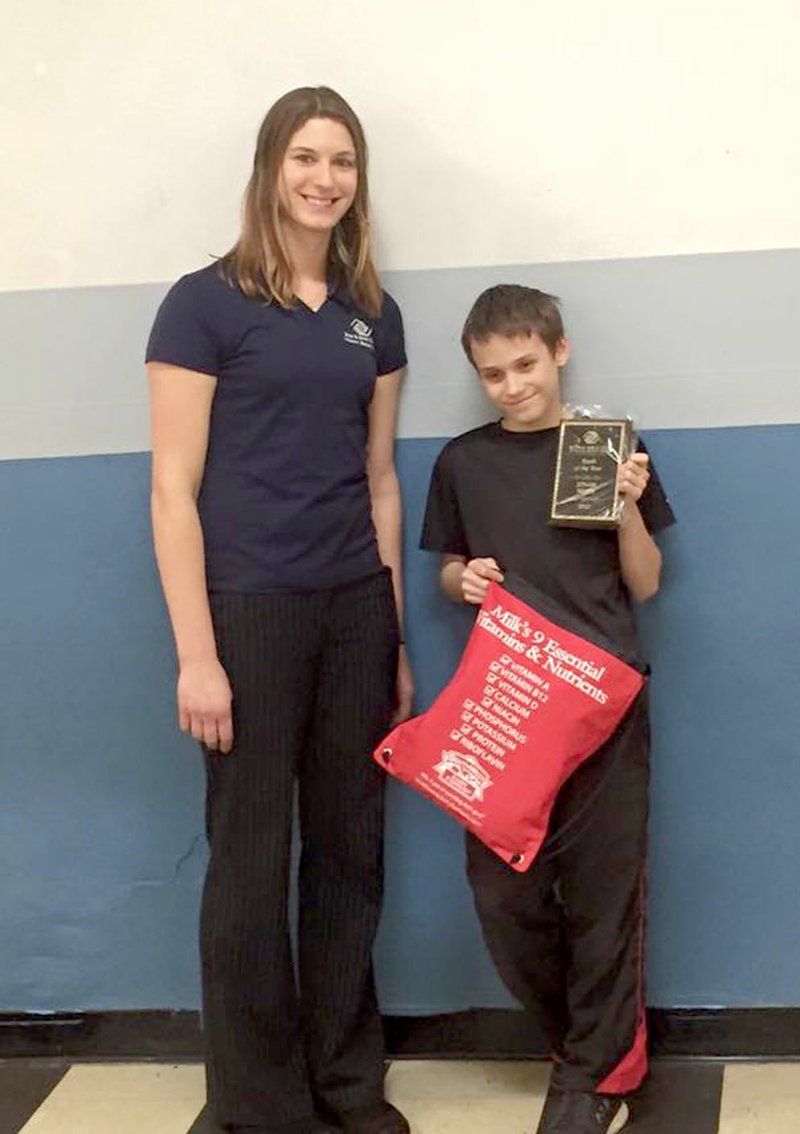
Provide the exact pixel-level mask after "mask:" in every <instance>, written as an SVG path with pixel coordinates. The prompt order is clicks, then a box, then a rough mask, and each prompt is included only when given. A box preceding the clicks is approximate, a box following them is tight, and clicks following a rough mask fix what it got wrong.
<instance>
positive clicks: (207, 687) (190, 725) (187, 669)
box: [178, 658, 233, 753]
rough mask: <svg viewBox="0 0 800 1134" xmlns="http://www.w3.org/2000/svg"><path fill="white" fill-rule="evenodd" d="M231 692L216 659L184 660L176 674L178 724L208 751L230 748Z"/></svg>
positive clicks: (223, 671)
mask: <svg viewBox="0 0 800 1134" xmlns="http://www.w3.org/2000/svg"><path fill="white" fill-rule="evenodd" d="M232 701H233V694H232V692H231V684H230V682H229V681H228V675H227V673H226V672H225V670H224V669H223V668H222V666H221V665H220V663H219V661H218V660H217V659H216V658H213V659H210V660H206V661H198V662H186V663H184V664H183V665H182V666H181V671H180V676H179V677H178V723H179V724H180V726H181V728H182V729H183V731H184V732H189V733H191V734H192V736H193V737H194V738H195V740H199V741H200V742H201V743H202V744H204V745H205V746H206V748H208V749H209V750H210V751H211V752H217V751H219V752H224V753H227V752H230V750H231V748H232V747H233V715H232V712H231V702H232Z"/></svg>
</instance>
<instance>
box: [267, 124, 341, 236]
mask: <svg viewBox="0 0 800 1134" xmlns="http://www.w3.org/2000/svg"><path fill="white" fill-rule="evenodd" d="M357 186H358V169H357V166H356V149H355V145H354V144H353V139H352V137H351V136H350V131H349V130H348V129H347V127H346V126H343V125H342V123H341V122H336V121H334V120H333V119H332V118H310V119H309V120H308V122H306V123H305V124H304V125H303V126H301V127H300V129H299V130H298V131H297V132H296V133H295V134H293V135H292V137H291V138H290V139H289V145H288V146H287V147H286V153H285V154H284V157H283V162H282V164H281V171H280V175H279V178H278V191H279V194H280V202H281V208H282V212H283V216H284V220H285V221H286V222H288V223H289V224H291V225H293V226H296V227H297V228H301V229H305V230H306V231H308V230H313V231H315V232H320V231H323V232H325V231H327V232H330V231H331V230H332V229H333V227H334V225H336V224H337V222H338V221H340V220H341V219H342V217H343V216H344V214H345V213H346V212H347V210H348V209H349V208H350V206H351V205H352V203H353V199H354V197H355V195H356V188H357Z"/></svg>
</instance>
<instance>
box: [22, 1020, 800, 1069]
mask: <svg viewBox="0 0 800 1134" xmlns="http://www.w3.org/2000/svg"><path fill="white" fill-rule="evenodd" d="M649 1018H650V1035H651V1040H652V1051H653V1055H655V1056H656V1057H672V1058H684V1059H686V1058H697V1059H800V1008H721V1009H710V1008H652V1009H650V1012H649ZM384 1024H385V1029H386V1046H387V1051H388V1054H389V1055H390V1056H392V1057H393V1058H400V1059H409V1058H416V1059H458V1058H465V1057H471V1058H473V1059H500V1058H505V1059H530V1058H537V1057H541V1058H544V1057H545V1055H546V1050H547V1045H546V1043H545V1042H544V1039H543V1037H542V1035H541V1033H540V1032H539V1030H538V1029H537V1028H536V1026H535V1024H534V1023H533V1022H532V1021H531V1020H530V1019H529V1018H528V1017H526V1016H525V1014H524V1013H523V1012H515V1011H513V1010H511V1009H499V1008H498V1009H494V1008H491V1009H490V1008H479V1009H474V1010H472V1011H469V1012H452V1013H447V1014H445V1015H437V1016H387V1017H385V1018H384ZM202 1050H203V1043H202V1033H201V1030H200V1018H199V1015H198V1013H197V1012H85V1013H62V1014H54V1015H48V1016H41V1015H35V1016H33V1015H20V1014H0V1059H8V1058H15V1057H24V1058H28V1059H32V1058H38V1057H48V1058H58V1059H164V1060H176V1061H181V1060H195V1059H200V1058H201V1056H202Z"/></svg>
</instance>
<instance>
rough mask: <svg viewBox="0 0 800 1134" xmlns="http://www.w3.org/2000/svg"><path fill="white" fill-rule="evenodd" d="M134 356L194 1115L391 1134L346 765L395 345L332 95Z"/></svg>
mask: <svg viewBox="0 0 800 1134" xmlns="http://www.w3.org/2000/svg"><path fill="white" fill-rule="evenodd" d="M147 361H148V372H149V381H150V390H151V401H152V417H153V497H152V499H153V528H154V536H155V546H156V554H157V558H158V565H159V571H160V574H161V580H162V585H163V588H164V593H165V597H166V601H167V606H168V608H169V614H170V619H171V622H172V627H173V631H174V636H175V642H176V647H177V655H178V663H179V677H178V713H179V719H180V726H181V728H182V729H184V731H187V732H190V733H191V734H192V736H193V737H195V739H197V740H199V741H201V742H202V744H203V746H204V749H205V751H206V764H207V773H208V790H207V817H208V831H209V843H210V862H209V867H208V874H207V877H206V884H205V889H204V894H203V906H202V913H201V927H200V944H201V955H202V968H203V1015H204V1028H205V1033H206V1040H207V1049H208V1055H207V1074H208V1086H209V1100H210V1105H211V1109H212V1110H213V1112H214V1114H215V1116H216V1118H217V1121H218V1122H219V1123H220V1125H221V1126H222V1127H223V1129H226V1130H234V1131H250V1132H251V1134H255V1132H256V1131H258V1132H264V1134H266V1132H275V1134H277V1132H282V1134H288V1132H289V1131H291V1132H292V1134H306V1132H317V1131H320V1132H321V1131H324V1130H331V1129H337V1130H338V1129H344V1130H345V1131H348V1132H349V1134H402V1132H404V1131H407V1130H408V1124H407V1122H406V1121H405V1119H404V1118H403V1117H402V1115H400V1113H399V1112H398V1111H396V1110H395V1109H394V1108H393V1107H391V1106H390V1105H389V1104H388V1103H387V1102H385V1100H384V1099H383V1089H382V1077H383V1046H382V1033H381V1024H380V1017H379V1015H378V1011H377V1006H376V1002H375V993H374V986H373V977H372V964H371V951H372V944H373V939H374V935H375V930H376V927H377V922H378V916H379V912H380V902H381V890H382V856H381V846H382V826H383V793H384V784H383V781H382V779H381V776H380V774H379V773H378V772H377V771H376V770H375V769H374V768H373V766H372V765H371V761H370V760H369V756H370V752H371V750H372V748H373V747H374V745H375V744H376V743H377V742H378V740H379V738H380V736H381V734H382V733H383V732H384V731H385V730H386V728H387V727H388V725H389V723H390V718H391V715H392V709H393V707H394V708H395V710H396V712H395V719H401V718H402V717H403V716H406V715H408V712H409V710H410V702H411V693H412V683H411V674H410V670H409V666H408V660H407V658H406V655H405V650H404V648H403V644H402V636H401V634H400V632H399V625H400V622H399V618H398V615H399V616H400V617H401V616H402V594H401V575H400V507H401V505H400V491H399V486H398V481H397V476H396V473H395V469H394V458H393V445H394V430H395V416H396V407H397V397H398V391H399V385H400V377H401V371H402V368H403V366H404V365H405V351H404V343H403V329H402V322H401V319H400V313H399V311H398V309H397V307H396V305H395V303H394V301H393V300H392V299H391V298H390V297H389V296H388V295H386V294H384V293H383V292H382V291H381V288H380V284H379V282H378V277H377V274H376V271H375V268H374V265H373V262H372V257H371V250H370V230H369V215H368V192H367V150H366V144H365V141H364V135H363V132H362V129H361V125H360V123H359V121H358V119H357V118H356V116H355V114H354V113H353V111H352V110H351V109H350V107H349V106H348V105H347V103H346V102H345V101H344V100H343V99H342V98H341V97H340V96H339V95H337V94H336V93H335V92H334V91H332V90H329V89H327V88H325V87H319V88H301V89H299V90H295V91H291V92H290V93H289V94H287V95H285V96H284V97H283V98H281V99H280V100H279V101H278V102H277V103H276V104H275V105H274V106H273V107H272V109H271V110H270V111H269V112H268V114H267V116H266V118H265V119H264V122H263V123H262V126H261V129H260V132H259V136H258V143H257V147H256V154H255V161H254V168H253V173H252V177H251V179H250V182H249V184H248V187H247V191H246V195H245V204H244V216H243V224H242V231H241V235H240V237H239V240H238V241H237V243H236V244H235V245H234V247H233V248H232V249H231V251H230V252H229V253H228V254H227V255H226V256H224V257H223V258H222V260H221V261H220V262H219V263H218V264H213V265H210V266H208V267H206V268H204V269H202V270H201V271H198V272H194V273H192V274H190V275H188V276H185V277H183V279H181V280H179V282H178V283H177V284H175V286H174V287H173V288H172V289H171V291H170V292H169V293H168V295H167V297H166V299H165V300H164V303H163V304H162V306H161V308H160V310H159V312H158V315H157V318H156V321H155V325H154V327H153V331H152V333H151V336H150V342H149V344H148V350H147ZM295 783H296V784H297V786H298V800H299V815H300V828H301V846H302V850H301V857H300V865H299V919H298V948H297V978H298V979H297V986H296V982H295V974H294V970H293V964H292V952H291V948H290V940H289V929H288V912H287V892H288V880H289V865H290V844H291V824H292V811H293V798H294V790H295Z"/></svg>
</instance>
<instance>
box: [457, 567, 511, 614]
mask: <svg viewBox="0 0 800 1134" xmlns="http://www.w3.org/2000/svg"><path fill="white" fill-rule="evenodd" d="M492 581H494V582H495V583H502V581H503V572H502V571H501V570H500V568H499V567H498V566H497V564H496V563H495V561H494V559H470V561H469V563H467V565H466V567H465V568H464V574H463V575H462V576H461V594H462V597H463V599H464V602H470V603H472V604H473V605H474V606H480V605H481V603H482V602H483V600H484V599H485V598H486V592H487V590H488V589H489V583H490V582H492Z"/></svg>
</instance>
